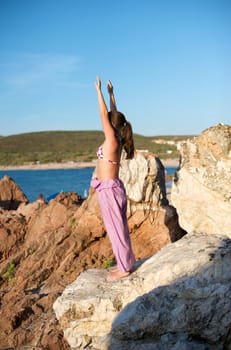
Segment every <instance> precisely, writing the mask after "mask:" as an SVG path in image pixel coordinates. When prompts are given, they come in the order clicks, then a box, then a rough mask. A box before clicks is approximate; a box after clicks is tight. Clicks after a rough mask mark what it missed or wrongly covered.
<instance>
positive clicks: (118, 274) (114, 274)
mask: <svg viewBox="0 0 231 350" xmlns="http://www.w3.org/2000/svg"><path fill="white" fill-rule="evenodd" d="M129 275H130V272H129V271H120V270H118V269H115V270H113V271H111V272H110V273H109V274H108V276H107V281H115V280H119V279H120V278H124V277H127V276H129Z"/></svg>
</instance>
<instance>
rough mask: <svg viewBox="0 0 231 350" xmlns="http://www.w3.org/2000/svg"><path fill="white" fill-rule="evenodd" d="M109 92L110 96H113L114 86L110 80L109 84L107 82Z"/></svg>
mask: <svg viewBox="0 0 231 350" xmlns="http://www.w3.org/2000/svg"><path fill="white" fill-rule="evenodd" d="M107 91H108V93H109V95H110V94H113V85H112V83H111V81H110V80H108V82H107Z"/></svg>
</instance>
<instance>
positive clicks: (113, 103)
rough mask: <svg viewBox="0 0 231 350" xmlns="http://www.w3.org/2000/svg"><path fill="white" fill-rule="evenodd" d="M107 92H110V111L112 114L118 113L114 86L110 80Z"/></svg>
mask: <svg viewBox="0 0 231 350" xmlns="http://www.w3.org/2000/svg"><path fill="white" fill-rule="evenodd" d="M107 91H108V93H109V97H110V109H111V111H112V112H113V111H117V108H116V101H115V96H114V91H113V85H112V83H111V81H110V80H108V83H107Z"/></svg>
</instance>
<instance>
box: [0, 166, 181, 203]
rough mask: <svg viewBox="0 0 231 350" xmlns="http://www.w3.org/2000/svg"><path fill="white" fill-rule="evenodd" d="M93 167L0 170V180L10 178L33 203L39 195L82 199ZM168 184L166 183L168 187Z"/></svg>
mask: <svg viewBox="0 0 231 350" xmlns="http://www.w3.org/2000/svg"><path fill="white" fill-rule="evenodd" d="M165 169H166V172H167V174H168V175H172V174H173V173H174V172H175V170H176V167H166V168H165ZM94 170H95V167H92V168H75V169H46V170H45V169H44V170H41V169H39V170H31V169H30V170H0V179H2V178H3V177H4V176H5V175H7V176H9V177H11V178H12V179H13V180H14V181H15V182H16V184H17V185H18V186H19V187H20V188H21V190H22V191H23V193H24V194H25V195H26V196H27V198H28V200H29V202H34V201H35V200H36V199H37V198H38V196H39V195H40V194H43V196H44V198H45V199H46V200H49V198H50V197H52V196H55V195H57V194H58V193H61V192H76V193H78V194H79V195H80V196H81V197H82V198H86V197H87V196H88V194H89V188H90V181H91V178H92V174H93V172H94ZM170 185H171V184H170V182H167V183H166V186H167V187H169V186H170Z"/></svg>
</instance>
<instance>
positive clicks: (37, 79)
mask: <svg viewBox="0 0 231 350" xmlns="http://www.w3.org/2000/svg"><path fill="white" fill-rule="evenodd" d="M80 63H81V60H80V57H79V56H76V55H63V54H62V55H59V54H33V53H26V54H18V53H17V54H7V55H4V56H3V55H1V56H0V74H1V76H2V78H1V80H2V82H3V83H4V84H5V85H8V87H13V88H32V87H33V86H36V85H37V84H39V83H41V82H42V83H49V82H50V81H52V82H53V81H56V82H57V83H58V84H60V85H61V84H62V82H63V83H64V84H66V83H67V81H68V80H69V78H71V80H72V79H73V75H74V74H75V73H77V72H78V71H79V70H80ZM70 73H72V75H71V76H70Z"/></svg>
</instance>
